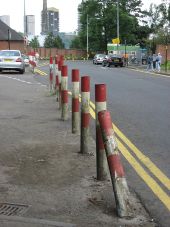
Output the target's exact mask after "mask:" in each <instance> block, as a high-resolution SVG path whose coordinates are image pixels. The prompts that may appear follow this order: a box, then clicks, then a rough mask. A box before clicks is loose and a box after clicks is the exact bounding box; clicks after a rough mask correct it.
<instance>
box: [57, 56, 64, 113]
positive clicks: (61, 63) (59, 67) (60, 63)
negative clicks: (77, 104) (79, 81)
mask: <svg viewBox="0 0 170 227" xmlns="http://www.w3.org/2000/svg"><path fill="white" fill-rule="evenodd" d="M63 65H64V60H63V59H61V58H60V59H59V62H58V81H59V96H58V101H59V109H61V68H62V66H63Z"/></svg>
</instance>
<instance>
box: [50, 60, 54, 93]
mask: <svg viewBox="0 0 170 227" xmlns="http://www.w3.org/2000/svg"><path fill="white" fill-rule="evenodd" d="M49 70H50V73H49V90H50V94H52V93H53V58H52V57H50V65H49Z"/></svg>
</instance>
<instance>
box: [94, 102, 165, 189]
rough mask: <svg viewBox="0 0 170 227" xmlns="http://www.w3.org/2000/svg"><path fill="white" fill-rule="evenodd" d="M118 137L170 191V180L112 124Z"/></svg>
mask: <svg viewBox="0 0 170 227" xmlns="http://www.w3.org/2000/svg"><path fill="white" fill-rule="evenodd" d="M90 105H91V107H92V108H93V109H94V110H95V105H94V103H92V102H91V101H90ZM94 116H95V115H94V114H93V115H92V117H93V118H94ZM112 125H113V128H114V131H115V133H116V134H117V136H118V137H119V138H120V139H121V140H122V141H123V142H124V143H125V144H126V145H127V146H128V147H129V148H130V149H131V151H132V152H133V153H134V154H135V155H136V156H137V157H138V159H139V160H140V161H141V162H142V163H143V164H144V165H145V166H146V167H147V168H148V169H149V170H150V171H151V173H152V174H153V175H155V177H157V178H158V180H159V181H160V182H161V183H162V184H163V185H164V186H165V187H166V188H167V189H168V190H170V179H169V178H168V177H167V176H166V175H165V174H164V173H163V172H162V171H161V170H160V169H159V168H158V167H157V166H156V165H155V164H154V163H153V162H152V161H151V160H150V159H149V158H148V157H147V156H146V155H144V154H143V153H142V152H141V151H140V150H139V149H138V148H137V147H136V146H135V145H134V144H133V143H132V142H131V141H130V140H129V139H128V138H127V137H126V136H125V135H124V134H123V133H122V132H121V130H120V129H118V127H117V126H116V125H115V124H114V123H112Z"/></svg>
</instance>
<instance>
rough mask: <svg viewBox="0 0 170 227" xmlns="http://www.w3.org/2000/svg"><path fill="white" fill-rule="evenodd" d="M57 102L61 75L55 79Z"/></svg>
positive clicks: (57, 100)
mask: <svg viewBox="0 0 170 227" xmlns="http://www.w3.org/2000/svg"><path fill="white" fill-rule="evenodd" d="M55 90H56V102H59V76H58V75H56V79H55Z"/></svg>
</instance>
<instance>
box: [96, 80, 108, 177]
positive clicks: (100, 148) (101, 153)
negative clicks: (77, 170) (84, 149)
mask: <svg viewBox="0 0 170 227" xmlns="http://www.w3.org/2000/svg"><path fill="white" fill-rule="evenodd" d="M95 105H96V109H95V111H96V168H97V180H106V179H108V174H109V173H108V164H107V159H106V154H105V149H104V144H103V139H102V134H101V129H100V125H99V120H98V112H99V111H102V110H106V85H105V84H96V85H95Z"/></svg>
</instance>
